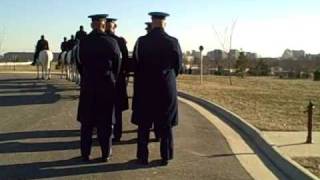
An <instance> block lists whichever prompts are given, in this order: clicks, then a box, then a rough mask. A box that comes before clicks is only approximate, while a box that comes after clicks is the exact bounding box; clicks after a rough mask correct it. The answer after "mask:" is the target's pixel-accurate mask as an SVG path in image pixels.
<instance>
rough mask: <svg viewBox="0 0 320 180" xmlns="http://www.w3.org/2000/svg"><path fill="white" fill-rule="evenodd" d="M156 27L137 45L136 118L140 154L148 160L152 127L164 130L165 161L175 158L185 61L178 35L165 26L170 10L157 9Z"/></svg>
mask: <svg viewBox="0 0 320 180" xmlns="http://www.w3.org/2000/svg"><path fill="white" fill-rule="evenodd" d="M149 15H151V16H152V30H151V32H150V33H148V34H147V35H145V36H142V37H140V38H139V39H138V40H137V42H136V45H135V50H134V58H135V61H136V64H137V67H136V68H137V69H136V71H135V81H134V97H133V104H132V106H133V107H132V110H133V114H132V121H133V122H134V123H136V124H138V150H137V158H138V160H139V162H140V163H142V164H148V142H149V134H150V128H151V127H152V124H153V123H155V127H158V128H159V132H160V151H161V158H162V161H161V162H162V164H163V165H167V164H168V160H171V159H172V158H173V134H172V128H173V127H174V126H176V125H177V124H178V100H177V88H176V77H177V76H178V74H179V71H180V68H181V64H182V52H181V49H180V45H179V42H178V40H177V39H176V38H174V37H171V36H169V35H168V34H167V33H166V32H165V30H164V27H165V17H166V16H168V14H166V13H161V12H153V13H150V14H149Z"/></svg>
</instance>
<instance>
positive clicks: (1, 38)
mask: <svg viewBox="0 0 320 180" xmlns="http://www.w3.org/2000/svg"><path fill="white" fill-rule="evenodd" d="M5 37H6V31H5V28H4V27H3V28H2V29H1V31H0V54H2V50H3V49H2V48H3V44H4V41H5Z"/></svg>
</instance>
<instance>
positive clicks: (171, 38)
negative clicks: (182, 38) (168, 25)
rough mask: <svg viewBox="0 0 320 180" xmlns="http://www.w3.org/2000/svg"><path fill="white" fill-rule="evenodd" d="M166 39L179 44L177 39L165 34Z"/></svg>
mask: <svg viewBox="0 0 320 180" xmlns="http://www.w3.org/2000/svg"><path fill="white" fill-rule="evenodd" d="M167 37H168V39H170V40H171V41H173V42H179V41H178V39H177V38H175V37H173V36H170V35H169V34H167Z"/></svg>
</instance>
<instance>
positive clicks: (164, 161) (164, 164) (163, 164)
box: [161, 159, 169, 166]
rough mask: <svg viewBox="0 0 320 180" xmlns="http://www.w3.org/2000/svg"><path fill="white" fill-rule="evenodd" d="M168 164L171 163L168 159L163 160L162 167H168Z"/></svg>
mask: <svg viewBox="0 0 320 180" xmlns="http://www.w3.org/2000/svg"><path fill="white" fill-rule="evenodd" d="M168 163H169V161H168V160H166V159H162V160H161V166H166V165H168Z"/></svg>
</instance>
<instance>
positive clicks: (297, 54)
mask: <svg viewBox="0 0 320 180" xmlns="http://www.w3.org/2000/svg"><path fill="white" fill-rule="evenodd" d="M304 58H305V52H304V50H290V49H286V50H285V51H284V52H283V55H282V57H281V59H293V60H300V59H304Z"/></svg>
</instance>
